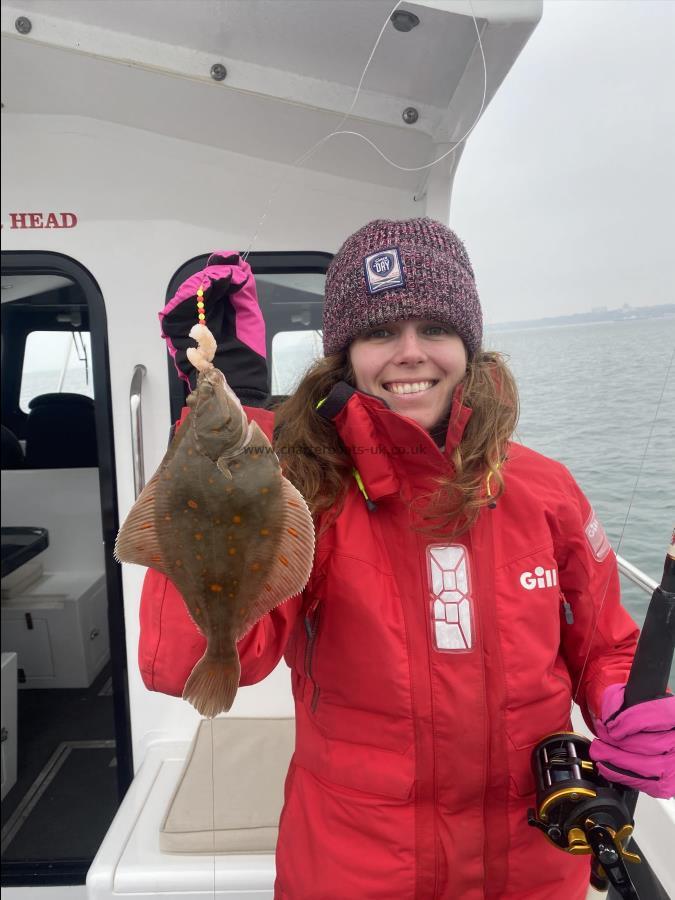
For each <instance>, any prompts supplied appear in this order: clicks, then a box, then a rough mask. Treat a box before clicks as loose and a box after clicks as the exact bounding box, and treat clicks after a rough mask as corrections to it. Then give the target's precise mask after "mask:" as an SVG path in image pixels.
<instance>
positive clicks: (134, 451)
mask: <svg viewBox="0 0 675 900" xmlns="http://www.w3.org/2000/svg"><path fill="white" fill-rule="evenodd" d="M146 374H147V369H146V368H145V366H143V365H140V364H139V365H137V366H134V374H133V375H132V377H131V388H130V390H129V408H130V411H131V457H132V460H133V467H134V499H135V500H137V499H138V495H139V494H140V493H141V491H142V490H143V488H144V487H145V465H144V463H143V418H142V416H141V388H142V387H143V378H144V376H145V375H146Z"/></svg>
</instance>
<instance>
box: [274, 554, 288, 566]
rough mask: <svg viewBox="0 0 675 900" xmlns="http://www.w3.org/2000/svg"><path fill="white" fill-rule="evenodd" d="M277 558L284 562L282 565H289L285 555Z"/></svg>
mask: <svg viewBox="0 0 675 900" xmlns="http://www.w3.org/2000/svg"><path fill="white" fill-rule="evenodd" d="M277 559H278V560H279V562H280V563H281V564H282V566H287V565H288V560H287V559H286V557H285V556H278V557H277Z"/></svg>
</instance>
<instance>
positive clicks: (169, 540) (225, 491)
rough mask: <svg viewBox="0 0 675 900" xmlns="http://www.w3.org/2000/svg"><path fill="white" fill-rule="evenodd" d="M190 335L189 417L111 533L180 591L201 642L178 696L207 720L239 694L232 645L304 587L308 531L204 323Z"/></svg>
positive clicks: (134, 558)
mask: <svg viewBox="0 0 675 900" xmlns="http://www.w3.org/2000/svg"><path fill="white" fill-rule="evenodd" d="M190 336H191V337H193V338H195V339H196V340H197V341H198V344H199V346H198V347H196V348H191V349H190V350H188V357H189V359H190V362H191V363H192V364H193V365H194V366H195V367H196V368H197V369H198V370H199V374H198V377H197V386H196V389H195V390H194V391H193V392H192V393H191V394H190V396H189V397H188V399H187V404H188V406H189V408H190V411H189V413H188V415H187V417H186V418H185V420H184V421H183V423H182V425H181V426H180V427H179V428H178V429H177V431H176V434H175V436H174V438H173V440H172V441H171V444H170V446H169V448H168V450H167V452H166V455H165V456H164V459H163V460H162V462H161V464H160V466H159V468H158V470H157V472H155V474H154V475H153V477H152V478H151V479H150V481H149V482H148V484H147V485H146V487H145V488H144V489H143V491H142V492H141V494H140V495H139V497H138V500H137V501H136V503H135V504H134V506H133V507H132V509H131V511H130V513H129V515H128V517H127V519H126V521H125V522H124V525H123V526H122V528H121V529H120V532H119V534H118V536H117V541H116V543H115V556H116V558H117V559H118V560H119V561H120V562H131V563H138V564H140V565H143V566H150V567H152V568H154V569H157V570H158V571H160V572H163V573H164V574H165V575H166V576H167V577H168V578H169V579H170V580H171V581H172V582H173V583H174V585H175V586H176V588H177V589H178V590H179V591H180V593H181V595H182V596H183V599H184V601H185V604H186V606H187V609H188V611H189V613H190V615H191V616H192V618H193V619H194V622H195V624H196V625H197V627H198V628H199V629H200V630H201V631H202V633H203V634H204V635H205V637H206V639H207V646H206V651H205V653H204V656H203V657H202V658H201V659H200V660H199V662H198V663H197V664H196V665H195V667H194V669H193V670H192V673H191V674H190V676H189V678H188V680H187V682H186V684H185V689H184V691H183V697H184V699H186V700H188V701H189V702H190V703H192V705H193V706H194V707H195V708H196V709H197V710H198V711H199V712H200V713H201V714H202V715H204V716H208V717H213V716H216V715H218V713H219V712H223V711H227V710H228V709H230V707H231V706H232V703H233V701H234V697H235V695H236V692H237V688H238V686H239V676H240V665H239V655H238V653H237V647H236V642H237V641H238V640H239V639H240V638H241V637H242V636H243V635H244V634H245V633H246V632H247V631H248V630H249V629H250V628H251V627H252V626H253V625H254V624H255V623H256V622H257V621H258V620H259V619H260V618H262V617H263V616H264V615H265V614H266V613H268V612H269V611H270V610H271V609H273V608H274V607H275V606H277V605H279V604H280V603H282V602H283V601H284V600H287V599H288V598H289V597H291V596H293V595H294V594H297V593H298V592H299V591H301V590H302V589H303V588H304V586H305V585H306V583H307V580H308V578H309V574H310V570H311V567H312V561H313V554H314V527H313V523H312V517H311V514H310V512H309V509H308V507H307V504H306V503H305V501H304V499H303V497H302V495H301V494H300V493H299V492H298V491H297V490H296V489H295V488H294V487H293V485H292V484H291V483H290V482H289V481H288V480H287V479H286V478H284V476H283V475H282V472H281V467H280V465H279V461H278V459H277V457H276V454H275V453H274V451H273V449H272V447H271V445H270V442H269V441H268V439H267V438H266V436H265V435H264V433H263V432H262V430H261V429H260V428H259V426H258V425H257V424H256V423H254V422H251V423H249V421H248V420H247V418H246V414H245V412H244V410H243V409H242V406H241V403H240V402H239V400H238V398H237V396H236V395H235V394H234V392H233V391H232V390H231V388H230V387H229V386H228V384H227V382H226V380H225V376H224V375H223V374H222V372H220V370H219V369H217V368H216V367H215V366H213V364H212V363H211V360H212V359H213V354H214V352H215V340H214V339H213V336H212V335H211V333H210V332H209V331H208V329H207V328H206V326H204V325H195V326H194V328H193V329H192V331H191V332H190Z"/></svg>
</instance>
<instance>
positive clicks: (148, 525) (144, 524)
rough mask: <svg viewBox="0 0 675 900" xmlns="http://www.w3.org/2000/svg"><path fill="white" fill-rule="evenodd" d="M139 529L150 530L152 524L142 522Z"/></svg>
mask: <svg viewBox="0 0 675 900" xmlns="http://www.w3.org/2000/svg"><path fill="white" fill-rule="evenodd" d="M141 528H152V522H143V524H142V525H141Z"/></svg>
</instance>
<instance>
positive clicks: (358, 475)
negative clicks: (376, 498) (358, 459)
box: [352, 468, 377, 512]
mask: <svg viewBox="0 0 675 900" xmlns="http://www.w3.org/2000/svg"><path fill="white" fill-rule="evenodd" d="M352 475H353V476H354V478H355V479H356V483H357V485H358V486H359V490H360V491H361V493H362V494H363V499H364V500H365V501H366V506H367V507H368V509H369V510H370V511H371V512H373V510H375V509H377V507H376V506H375V504H374V503H373V501H372V500H371V499H370V497H369V496H368V494H367V493H366V489H365V487H364V484H363V479H362V478H361V473H360V472H359V470H358V469H356V468H354V469H352Z"/></svg>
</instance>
